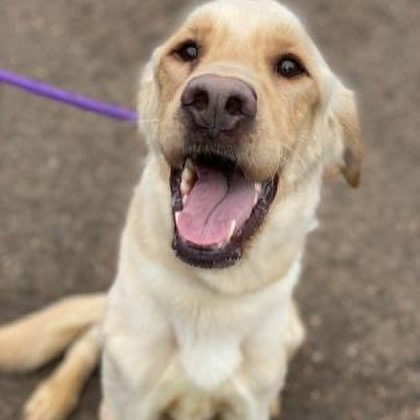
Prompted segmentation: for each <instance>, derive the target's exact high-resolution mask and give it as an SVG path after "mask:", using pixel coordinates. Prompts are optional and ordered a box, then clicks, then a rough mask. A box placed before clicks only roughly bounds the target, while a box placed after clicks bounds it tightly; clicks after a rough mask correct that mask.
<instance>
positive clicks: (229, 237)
mask: <svg viewBox="0 0 420 420" xmlns="http://www.w3.org/2000/svg"><path fill="white" fill-rule="evenodd" d="M235 230H236V220H232V222H231V223H230V230H229V235H228V237H227V240H228V241H230V240H231V239H232V236H233V234H234V233H235Z"/></svg>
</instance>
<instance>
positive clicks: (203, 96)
mask: <svg viewBox="0 0 420 420" xmlns="http://www.w3.org/2000/svg"><path fill="white" fill-rule="evenodd" d="M209 102H210V99H209V95H208V93H207V92H206V91H205V90H202V89H200V90H197V92H195V94H194V96H193V100H192V103H191V105H192V106H194V108H196V109H197V110H199V111H203V110H205V109H207V108H208V106H209Z"/></svg>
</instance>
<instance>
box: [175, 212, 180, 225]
mask: <svg viewBox="0 0 420 420" xmlns="http://www.w3.org/2000/svg"><path fill="white" fill-rule="evenodd" d="M179 216H181V212H180V211H177V212H176V213H175V222H176V224H177V225H178V221H179Z"/></svg>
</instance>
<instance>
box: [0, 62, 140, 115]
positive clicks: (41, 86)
mask: <svg viewBox="0 0 420 420" xmlns="http://www.w3.org/2000/svg"><path fill="white" fill-rule="evenodd" d="M1 82H3V83H6V84H8V85H10V86H14V87H17V88H19V89H22V90H24V91H26V92H29V93H32V94H34V95H38V96H42V97H44V98H48V99H52V100H54V101H58V102H62V103H65V104H67V105H70V106H73V107H76V108H80V109H84V110H85V111H88V112H93V113H95V114H100V115H104V116H106V117H109V118H114V119H116V120H120V121H128V122H131V123H134V122H137V120H138V115H137V113H136V112H134V111H132V110H129V109H126V108H122V107H120V106H116V105H111V104H106V103H103V102H100V101H96V100H94V99H90V98H87V97H85V96H82V95H78V94H76V93H72V92H67V91H65V90H62V89H57V88H56V87H53V86H50V85H47V84H46V83H41V82H38V81H35V80H31V79H28V78H26V77H23V76H20V75H18V74H15V73H12V72H9V71H6V70H2V69H0V83H1Z"/></svg>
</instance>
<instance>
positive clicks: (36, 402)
mask: <svg viewBox="0 0 420 420" xmlns="http://www.w3.org/2000/svg"><path fill="white" fill-rule="evenodd" d="M69 394H70V393H69V392H68V391H67V390H66V389H63V388H62V387H60V385H59V384H57V383H55V382H53V381H47V382H44V383H42V384H41V385H39V386H38V388H37V389H36V390H35V392H34V393H33V394H32V396H31V397H30V398H29V400H28V402H27V403H26V405H25V408H24V411H23V420H66V419H67V418H68V417H69V415H70V413H71V412H72V411H73V409H74V408H75V406H76V403H77V401H76V400H75V398H74V397H73V395H69Z"/></svg>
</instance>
